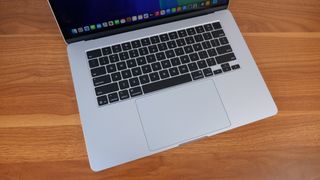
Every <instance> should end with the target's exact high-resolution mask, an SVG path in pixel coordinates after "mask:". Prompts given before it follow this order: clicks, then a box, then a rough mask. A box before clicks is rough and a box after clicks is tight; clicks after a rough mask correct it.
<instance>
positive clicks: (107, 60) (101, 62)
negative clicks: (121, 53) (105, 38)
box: [99, 56, 109, 65]
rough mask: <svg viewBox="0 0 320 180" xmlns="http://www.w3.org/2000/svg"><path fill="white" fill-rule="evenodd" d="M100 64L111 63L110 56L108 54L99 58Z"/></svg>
mask: <svg viewBox="0 0 320 180" xmlns="http://www.w3.org/2000/svg"><path fill="white" fill-rule="evenodd" d="M99 63H100V65H106V64H109V58H108V57H107V56H105V57H101V58H99Z"/></svg>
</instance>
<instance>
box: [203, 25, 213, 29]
mask: <svg viewBox="0 0 320 180" xmlns="http://www.w3.org/2000/svg"><path fill="white" fill-rule="evenodd" d="M204 29H205V30H206V31H212V30H213V27H212V25H211V24H206V25H204Z"/></svg>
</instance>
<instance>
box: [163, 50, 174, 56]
mask: <svg viewBox="0 0 320 180" xmlns="http://www.w3.org/2000/svg"><path fill="white" fill-rule="evenodd" d="M165 54H166V56H167V58H173V57H175V56H176V55H175V54H174V51H173V50H168V51H166V52H165Z"/></svg>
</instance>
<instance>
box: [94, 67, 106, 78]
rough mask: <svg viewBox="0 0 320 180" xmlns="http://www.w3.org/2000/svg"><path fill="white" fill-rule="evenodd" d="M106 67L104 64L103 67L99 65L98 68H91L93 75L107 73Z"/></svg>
mask: <svg viewBox="0 0 320 180" xmlns="http://www.w3.org/2000/svg"><path fill="white" fill-rule="evenodd" d="M106 73H107V72H106V68H105V67H104V66H103V67H98V68H94V69H91V75H92V77H96V76H101V75H104V74H106Z"/></svg>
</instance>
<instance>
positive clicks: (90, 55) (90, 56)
mask: <svg viewBox="0 0 320 180" xmlns="http://www.w3.org/2000/svg"><path fill="white" fill-rule="evenodd" d="M100 56H102V53H101V50H100V49H96V50H93V51H89V52H87V57H88V59H93V58H97V57H100Z"/></svg>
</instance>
